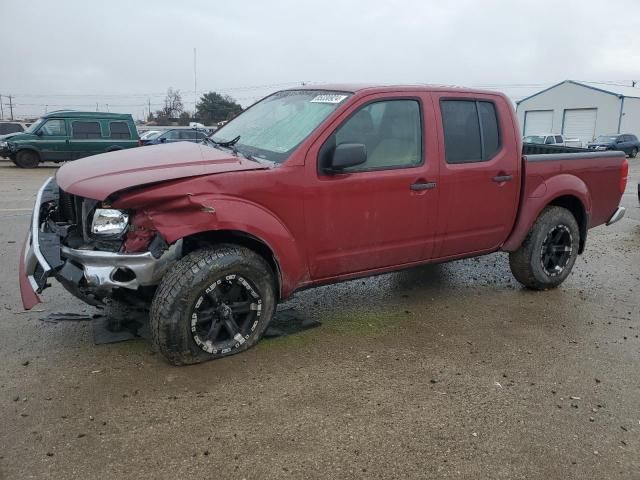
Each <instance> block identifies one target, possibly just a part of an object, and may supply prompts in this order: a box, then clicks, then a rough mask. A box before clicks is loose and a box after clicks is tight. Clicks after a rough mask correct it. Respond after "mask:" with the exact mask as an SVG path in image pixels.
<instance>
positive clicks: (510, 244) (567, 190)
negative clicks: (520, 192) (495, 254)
mask: <svg viewBox="0 0 640 480" xmlns="http://www.w3.org/2000/svg"><path fill="white" fill-rule="evenodd" d="M548 206H558V207H563V208H566V209H567V210H569V211H570V212H571V213H572V214H573V216H574V217H575V219H576V222H578V227H579V230H580V246H579V250H578V253H582V252H583V251H584V248H585V244H586V239H587V231H588V229H589V222H590V217H591V195H590V194H589V189H588V187H587V185H586V184H585V183H584V182H583V181H582V180H581V179H580V178H578V177H576V176H575V175H570V174H563V175H557V176H554V177H552V178H550V179H547V180H546V181H545V182H544V183H543V184H542V185H541V186H540V187H538V188H537V189H536V190H535V191H533V192H532V193H531V194H530V195H529V196H528V197H527V198H525V199H524V201H523V204H522V206H521V208H520V211H519V213H518V219H517V221H516V224H515V226H514V228H513V230H512V232H511V234H510V235H509V237H508V238H507V240H506V241H505V242H504V244H503V245H502V250H504V251H507V252H513V251H515V250H517V249H518V248H520V245H522V242H523V241H524V239H525V238H526V236H527V235H528V234H529V231H530V230H531V228H532V227H533V224H534V223H535V221H536V219H537V218H538V217H539V216H540V214H541V213H542V211H543V210H544V209H545V208H547V207H548Z"/></svg>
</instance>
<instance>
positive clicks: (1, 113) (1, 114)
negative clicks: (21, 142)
mask: <svg viewBox="0 0 640 480" xmlns="http://www.w3.org/2000/svg"><path fill="white" fill-rule="evenodd" d="M0 120H4V108H2V95H0Z"/></svg>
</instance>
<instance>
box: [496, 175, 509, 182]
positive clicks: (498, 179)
mask: <svg viewBox="0 0 640 480" xmlns="http://www.w3.org/2000/svg"><path fill="white" fill-rule="evenodd" d="M492 180H493V181H494V182H496V183H502V182H510V181H511V180H513V175H498V176H496V177H493V179H492Z"/></svg>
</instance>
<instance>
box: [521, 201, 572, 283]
mask: <svg viewBox="0 0 640 480" xmlns="http://www.w3.org/2000/svg"><path fill="white" fill-rule="evenodd" d="M579 244H580V230H579V228H578V222H576V219H575V217H574V216H573V214H572V213H571V212H570V211H569V210H567V209H566V208H562V207H554V206H551V207H547V208H545V209H544V210H543V211H542V213H541V214H540V216H539V217H538V219H537V220H536V222H535V223H534V225H533V227H532V228H531V231H530V232H529V234H528V235H527V237H526V238H525V240H524V242H522V245H521V246H520V248H519V249H518V250H517V251H515V252H512V253H510V254H509V265H510V266H511V272H512V273H513V276H514V277H515V278H516V280H518V282H520V283H521V284H522V285H524V286H525V287H527V288H530V289H532V290H548V289H550V288H556V287H557V286H558V285H560V284H561V283H562V282H564V281H565V280H566V278H567V277H568V276H569V274H570V273H571V269H572V268H573V265H574V264H575V262H576V258H577V257H578V248H579Z"/></svg>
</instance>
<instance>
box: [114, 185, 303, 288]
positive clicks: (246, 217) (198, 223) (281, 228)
mask: <svg viewBox="0 0 640 480" xmlns="http://www.w3.org/2000/svg"><path fill="white" fill-rule="evenodd" d="M123 203H128V202H123ZM114 206H116V208H120V207H121V206H123V205H122V204H120V202H115V203H114ZM138 216H141V217H144V218H137V217H138ZM134 223H139V224H141V225H149V224H150V226H152V227H153V228H154V229H155V230H157V231H158V232H160V234H161V235H162V236H163V237H164V239H165V240H166V241H167V243H169V244H172V243H174V242H175V241H177V240H179V239H182V238H185V237H189V236H191V235H196V234H200V233H205V232H211V231H216V230H233V231H237V232H242V233H246V234H249V235H251V236H253V237H255V238H256V239H258V240H260V241H261V242H262V243H264V244H265V245H266V246H267V247H269V249H270V250H271V252H272V253H273V255H274V257H275V260H276V262H277V264H278V267H279V270H280V272H279V273H280V275H281V278H280V285H281V296H282V298H287V297H288V296H289V295H291V293H293V291H294V290H296V288H297V287H298V286H299V285H300V284H301V283H303V282H304V281H306V280H307V279H308V278H309V273H308V268H307V265H306V262H305V260H304V259H305V256H304V254H303V252H301V251H300V248H299V245H298V244H297V242H296V241H295V236H294V235H293V234H292V232H291V231H290V230H289V229H288V228H287V226H286V225H285V223H284V222H283V221H282V220H281V219H280V218H278V217H277V216H276V215H275V214H274V213H273V212H271V211H269V210H267V209H266V208H264V207H263V206H261V205H259V204H257V203H254V202H251V201H248V200H246V199H243V198H238V197H229V196H221V195H206V194H205V195H182V196H181V197H180V198H175V199H172V200H171V201H169V202H164V203H161V204H160V205H158V206H157V207H155V206H147V207H145V208H143V209H140V210H138V212H137V214H136V218H134ZM277 273H278V272H276V274H277Z"/></svg>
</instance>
